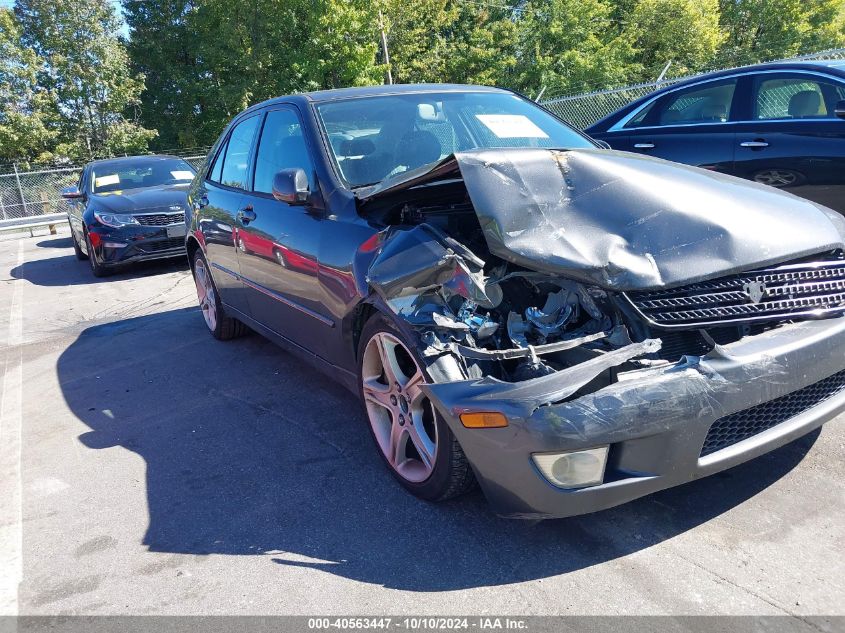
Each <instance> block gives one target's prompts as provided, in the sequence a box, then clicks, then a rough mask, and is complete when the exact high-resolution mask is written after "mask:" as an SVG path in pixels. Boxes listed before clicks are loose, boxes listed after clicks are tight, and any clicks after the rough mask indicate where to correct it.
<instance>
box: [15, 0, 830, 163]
mask: <svg viewBox="0 0 845 633" xmlns="http://www.w3.org/2000/svg"><path fill="white" fill-rule="evenodd" d="M123 2H124V7H123V13H124V18H125V20H126V25H127V27H128V38H127V41H125V42H123V41H121V39H120V38H119V37H118V35H117V33H118V31H119V21H118V18H117V16H116V14H115V12H114V9H113V7H112V6H111V4H110V3H109V0H16V5H15V13H14V14H13V13H12V12H10V11H9V10H4V9H0V161H8V160H11V159H27V160H42V161H43V160H48V159H50V158H51V157H52V156H53V155H57V156H58V155H64V156H68V157H70V158H73V159H81V158H87V157H89V156H93V155H95V154H109V153H123V152H136V151H144V150H145V149H146V148H147V145H148V143H150V144H151V145H152V146H153V147H154V148H157V149H170V148H174V147H195V146H202V145H207V144H210V143H211V142H213V140H214V139H215V138H216V137H217V136H218V135H219V134H220V132H221V130H222V129H223V127H224V126H225V125H226V123H227V122H228V121H229V120H230V119H231V118H232V117H233V116H234V115H235V114H237V113H238V112H240V111H241V110H243V109H244V108H246V107H247V106H249V105H252V104H254V103H258V102H260V101H263V100H265V99H268V98H271V97H274V96H277V95H282V94H289V93H293V92H301V91H309V90H319V89H325V88H339V87H344V86H351V85H362V84H372V83H382V82H384V81H386V78H387V72H386V71H387V66H386V59H385V55H384V51H383V50H382V44H381V28H380V25H381V21H382V20H383V23H384V30H385V35H386V39H387V41H388V46H389V51H390V62H391V63H390V69H391V71H392V74H393V78H394V80H395V81H397V82H401V83H410V82H456V83H478V84H491V85H499V86H504V87H508V88H513V89H516V90H519V91H521V92H523V93H525V94H528V95H531V96H533V95H536V94H537V93H538V92H539V91H540V90H541V89H545V95H546V96H547V97H548V96H553V95H556V94H563V93H571V92H585V91H590V90H596V89H602V88H608V87H612V86H614V85H624V84H629V83H634V82H642V81H652V80H654V79H655V78H656V77H657V75H658V74H659V73H660V72H661V70H662V69H663V67H664V66H665V65H666V64H667V62H670V61H671V62H672V64H671V68H670V71H669V72H670V75H673V76H678V75H683V74H687V73H692V72H700V71H703V70H708V69H712V68H720V67H726V66H730V65H737V64H743V63H752V62H755V61H760V60H769V59H774V58H778V57H785V56H789V55H794V54H797V53H806V52H809V51H813V50H820V49H824V48H834V47H845V2H843V0H489V1H488V0H417V1H416V2H413V3H409V2H406V1H405V0H375V1H369V0H238V1H237V2H232V1H231V0H123ZM156 134H158V136H157V137H156Z"/></svg>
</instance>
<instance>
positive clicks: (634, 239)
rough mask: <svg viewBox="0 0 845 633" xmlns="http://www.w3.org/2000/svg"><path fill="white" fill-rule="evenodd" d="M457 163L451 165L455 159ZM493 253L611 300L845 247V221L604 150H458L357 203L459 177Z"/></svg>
mask: <svg viewBox="0 0 845 633" xmlns="http://www.w3.org/2000/svg"><path fill="white" fill-rule="evenodd" d="M453 160H454V162H452V161H453ZM458 169H459V170H460V174H461V176H462V177H463V181H464V184H465V186H466V188H467V191H468V193H469V196H470V199H471V200H472V203H473V206H474V207H475V211H476V213H477V215H478V217H479V220H480V223H481V227H482V230H483V232H484V236H485V238H486V241H487V244H488V247H489V248H490V251H491V253H493V254H494V255H496V256H498V257H500V258H501V259H504V260H506V261H509V262H512V263H514V264H517V265H519V266H523V267H525V268H528V269H531V270H536V271H541V272H547V273H551V274H556V275H563V276H566V277H568V278H570V279H574V280H577V281H582V282H585V283H593V284H596V285H599V286H601V287H603V288H606V289H610V290H618V291H630V290H651V289H656V288H665V287H671V286H673V285H679V284H682V283H691V282H695V281H700V280H703V279H711V278H715V277H720V276H722V275H727V274H731V273H735V272H739V271H742V270H748V269H749V268H752V267H758V266H766V265H769V264H773V263H777V262H783V261H787V260H791V259H797V258H799V257H803V256H805V255H812V254H815V253H820V252H822V251H827V250H833V249H836V248H842V247H843V245H845V218H842V216H840V215H839V214H837V213H835V212H833V211H831V210H829V209H826V208H824V207H822V206H820V205H817V204H815V203H813V202H810V201H808V200H804V199H802V198H798V197H796V196H793V195H790V194H787V193H784V192H782V191H778V190H777V189H774V188H772V187H766V186H763V185H759V184H757V183H753V182H750V181H747V180H741V179H739V178H733V177H731V176H725V175H723V174H718V173H715V172H711V171H707V170H704V169H699V168H696V167H689V166H686V165H680V164H677V163H671V162H669V161H664V160H661V159H657V158H650V157H647V156H641V155H638V154H629V153H625V152H615V151H608V150H601V149H595V150H593V149H577V150H566V151H563V150H547V149H531V148H518V149H488V150H475V151H469V152H460V153H457V154H455V156H454V159H450V158H447V159H444V160H443V161H441V162H439V163H437V164H436V165H435V166H433V167H431V168H430V173H429V177H428V179H427V178H426V176H425V174H424V173H420V172H421V170H417V171H415V172H414V173H413V174H409V175H408V176H407V177H399V178H397V179H393V180H389V181H387V182H385V183H382V185H380V187H378V188H375V189H373V190H369V191H367V192H366V193H365V194H363V195H362V196H361V197H362V199H363V200H370V199H372V198H376V197H381V196H385V195H388V194H390V193H395V192H398V191H401V190H402V189H406V188H408V187H410V186H417V185H419V184H422V183H424V182H426V181H427V180H428V181H431V180H437V179H443V178H447V177H454V176H456V175H457V170H458Z"/></svg>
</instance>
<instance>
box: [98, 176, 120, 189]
mask: <svg viewBox="0 0 845 633" xmlns="http://www.w3.org/2000/svg"><path fill="white" fill-rule="evenodd" d="M118 184H120V176H119V175H118V174H109V175H108V176H98V177H97V178H94V186H95V187H107V186H109V185H118Z"/></svg>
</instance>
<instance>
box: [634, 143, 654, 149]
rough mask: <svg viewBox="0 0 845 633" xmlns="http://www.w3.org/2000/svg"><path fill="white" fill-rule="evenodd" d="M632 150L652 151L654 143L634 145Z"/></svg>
mask: <svg viewBox="0 0 845 633" xmlns="http://www.w3.org/2000/svg"><path fill="white" fill-rule="evenodd" d="M634 149H654V143H634Z"/></svg>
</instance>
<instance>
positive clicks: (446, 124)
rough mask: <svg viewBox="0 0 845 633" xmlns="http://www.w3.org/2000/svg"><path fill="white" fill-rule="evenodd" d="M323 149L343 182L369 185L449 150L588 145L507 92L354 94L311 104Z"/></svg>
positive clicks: (539, 110) (449, 151)
mask: <svg viewBox="0 0 845 633" xmlns="http://www.w3.org/2000/svg"><path fill="white" fill-rule="evenodd" d="M317 112H318V114H319V117H320V120H321V121H322V123H323V126H324V128H325V131H326V134H327V136H328V139H329V154H330V155H331V156H332V158H333V160H334V162H335V164H336V165H337V168H338V170H339V171H340V173H341V175H342V176H343V178H344V180H345V181H346V182H347V184H348V185H349V186H350V187H352V188H355V187H362V186H365V185H372V184H376V183H378V182H381V181H382V180H385V179H386V178H390V177H392V176H396V175H398V174H401V173H403V172H406V171H409V170H411V169H415V168H417V167H422V166H423V165H427V164H429V163H434V162H437V161H438V160H440V159H442V158H445V157H446V156H448V155H449V154H453V153H455V152H459V151H463V150H470V149H478V148H495V147H549V148H552V147H553V148H559V149H572V148H583V147H595V146H594V145H593V144H592V143H591V142H590V141H589V140H587V139H586V138H584V137H583V136H581V135H580V134H579V133H578V132H576V131H575V130H573V129H572V128H570V127H569V126H567V125H566V124H564V123H562V122H561V121H560V120H558V119H557V118H555V117H554V116H553V115H551V114H550V113H548V112H546V111H545V110H543V109H542V108H540V107H539V106H537V105H535V104H534V103H532V102H530V101H526V100H525V99H522V98H520V97H518V96H516V95H513V94H509V93H495V92H493V93H491V92H486V93H485V92H442V93H432V92H427V93H419V94H407V95H385V96H377V97H359V98H353V99H346V100H343V101H330V102H326V103H322V104H318V105H317Z"/></svg>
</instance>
